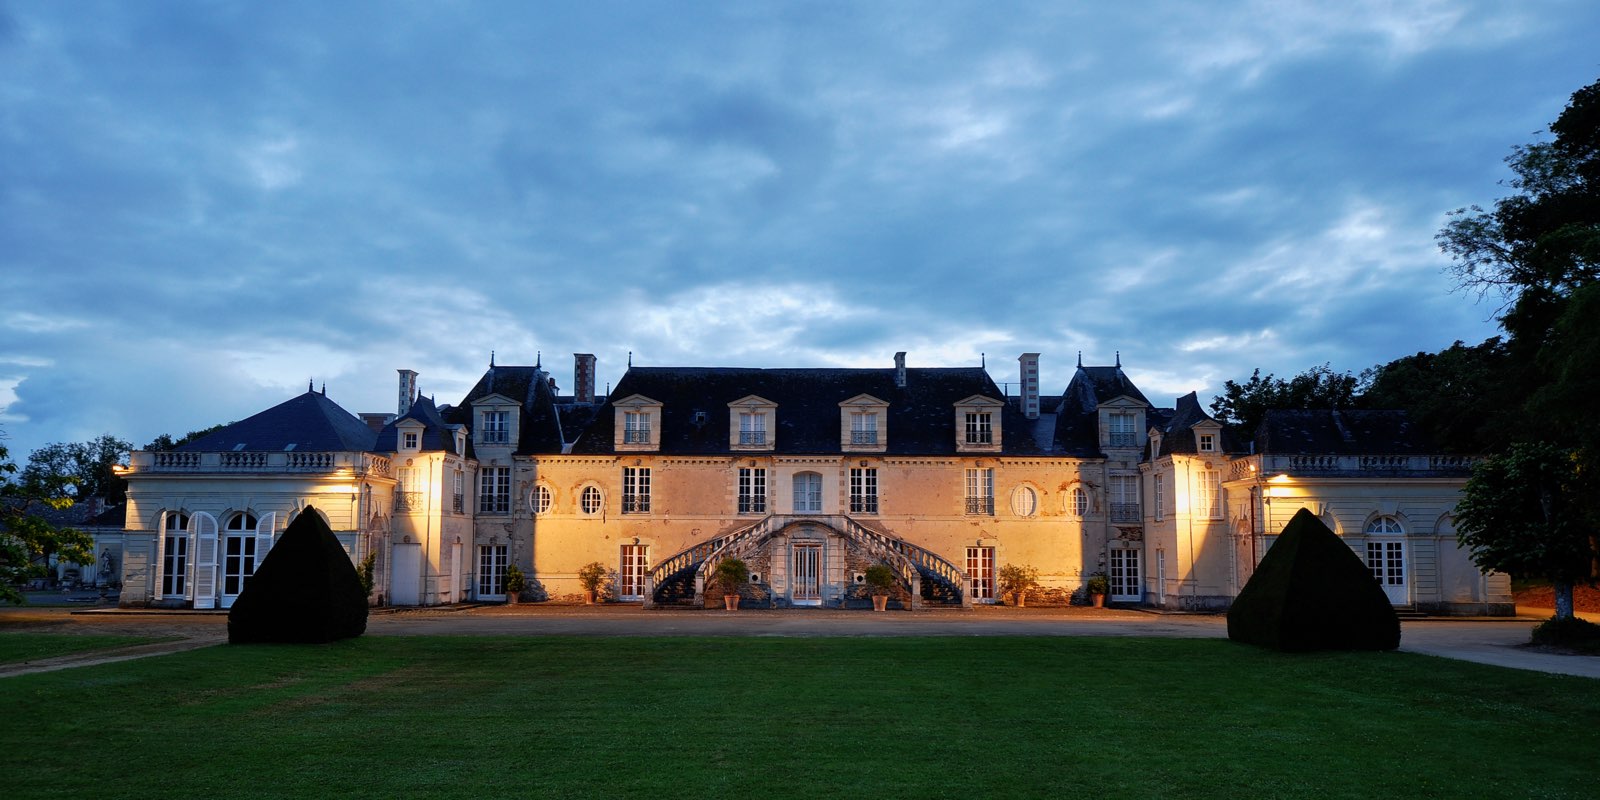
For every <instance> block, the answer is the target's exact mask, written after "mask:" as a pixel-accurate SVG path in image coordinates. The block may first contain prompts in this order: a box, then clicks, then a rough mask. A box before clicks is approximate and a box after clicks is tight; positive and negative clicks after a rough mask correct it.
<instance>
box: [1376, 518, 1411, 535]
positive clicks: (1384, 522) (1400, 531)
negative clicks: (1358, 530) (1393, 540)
mask: <svg viewBox="0 0 1600 800" xmlns="http://www.w3.org/2000/svg"><path fill="white" fill-rule="evenodd" d="M1405 532H1406V529H1405V528H1403V527H1401V525H1400V520H1397V519H1395V518H1394V517H1390V516H1382V517H1377V518H1375V519H1373V520H1372V521H1371V522H1369V523H1367V533H1369V534H1378V535H1386V536H1401V535H1404V534H1405Z"/></svg>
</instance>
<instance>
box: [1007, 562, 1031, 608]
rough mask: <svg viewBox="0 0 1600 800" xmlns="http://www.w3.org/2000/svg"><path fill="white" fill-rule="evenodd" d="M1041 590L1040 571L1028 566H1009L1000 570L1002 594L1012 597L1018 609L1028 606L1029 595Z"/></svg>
mask: <svg viewBox="0 0 1600 800" xmlns="http://www.w3.org/2000/svg"><path fill="white" fill-rule="evenodd" d="M1037 588H1039V570H1038V568H1037V567H1030V566H1028V565H1027V564H1007V565H1005V566H1003V567H1001V568H1000V594H1001V595H1010V596H1011V598H1012V602H1013V603H1015V604H1016V605H1017V607H1018V608H1025V607H1027V605H1028V593H1029V592H1031V591H1033V590H1034V589H1037Z"/></svg>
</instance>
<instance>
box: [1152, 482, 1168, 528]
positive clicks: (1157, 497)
mask: <svg viewBox="0 0 1600 800" xmlns="http://www.w3.org/2000/svg"><path fill="white" fill-rule="evenodd" d="M1151 479H1152V481H1153V483H1152V484H1151V490H1150V493H1151V505H1152V506H1154V508H1152V509H1151V510H1152V511H1153V512H1155V518H1156V522H1160V521H1162V520H1164V519H1166V497H1165V495H1166V490H1165V489H1164V488H1163V487H1162V485H1161V473H1159V472H1157V473H1153V474H1152V475H1151Z"/></svg>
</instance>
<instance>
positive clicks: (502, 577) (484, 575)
mask: <svg viewBox="0 0 1600 800" xmlns="http://www.w3.org/2000/svg"><path fill="white" fill-rule="evenodd" d="M506 548H507V546H506V545H503V544H486V545H480V546H479V547H478V596H479V597H488V596H493V595H502V594H505V593H506V562H507V559H506V556H507V549H506Z"/></svg>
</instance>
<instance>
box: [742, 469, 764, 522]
mask: <svg viewBox="0 0 1600 800" xmlns="http://www.w3.org/2000/svg"><path fill="white" fill-rule="evenodd" d="M739 513H740V514H765V513H767V471H766V469H765V468H762V467H740V468H739Z"/></svg>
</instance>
